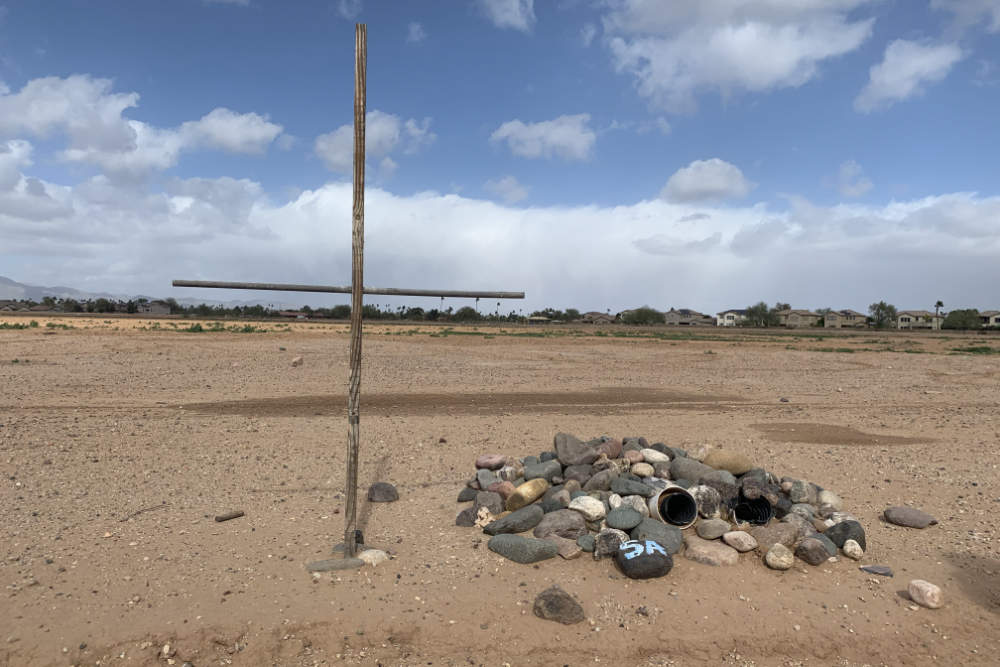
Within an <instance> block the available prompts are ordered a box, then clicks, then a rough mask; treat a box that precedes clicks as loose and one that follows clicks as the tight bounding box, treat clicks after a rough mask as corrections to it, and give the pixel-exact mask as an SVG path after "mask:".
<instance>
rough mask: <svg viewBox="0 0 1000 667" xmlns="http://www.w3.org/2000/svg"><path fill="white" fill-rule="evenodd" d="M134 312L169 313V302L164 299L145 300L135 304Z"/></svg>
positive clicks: (147, 313)
mask: <svg viewBox="0 0 1000 667" xmlns="http://www.w3.org/2000/svg"><path fill="white" fill-rule="evenodd" d="M136 312H137V313H144V314H146V315H169V314H170V304H169V303H167V302H166V301H147V302H145V303H140V304H139V305H138V306H136Z"/></svg>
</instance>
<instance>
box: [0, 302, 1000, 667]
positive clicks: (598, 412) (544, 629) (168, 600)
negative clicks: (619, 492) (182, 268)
mask: <svg viewBox="0 0 1000 667" xmlns="http://www.w3.org/2000/svg"><path fill="white" fill-rule="evenodd" d="M35 319H36V321H38V322H39V326H38V327H35V328H28V329H23V330H20V329H19V330H6V329H5V330H0V470H2V485H0V539H2V543H0V554H2V561H0V579H2V581H3V585H4V589H3V593H2V596H3V597H2V609H3V613H2V614H0V664H10V665H70V664H79V665H98V664H99V665H109V664H113V665H118V664H121V665H154V664H156V665H165V664H174V665H178V666H180V665H181V664H182V663H184V662H185V661H189V662H190V663H191V664H193V665H195V666H196V667H202V666H204V665H224V664H236V665H272V664H273V665H323V664H341V663H344V664H372V665H375V664H381V665H417V664H420V665H460V664H469V665H502V664H509V665H580V664H590V663H595V664H613V665H688V664H724V665H863V664H867V665H879V664H885V665H924V664H936V663H940V664H948V665H956V664H961V665H967V664H997V654H998V651H1000V539H998V536H997V525H998V519H997V513H998V510H1000V486H998V484H1000V473H998V470H997V449H998V442H1000V356H997V355H982V354H956V353H953V349H954V348H956V347H967V346H970V345H977V346H978V345H983V344H987V345H992V346H994V347H997V348H1000V339H997V338H996V337H993V338H985V337H981V336H969V337H961V336H954V335H952V336H946V335H940V334H934V335H930V334H923V335H921V334H917V333H894V334H885V333H876V332H861V333H858V334H856V335H850V336H844V337H833V338H822V337H818V338H817V335H819V336H823V335H825V334H826V333H828V332H822V331H819V332H817V331H814V330H810V331H808V332H789V333H788V334H786V335H778V334H775V333H773V332H771V333H767V334H765V335H748V334H745V333H742V332H732V331H712V332H697V334H696V335H695V336H694V337H693V338H691V337H690V336H688V333H689V332H678V331H676V330H673V331H671V333H670V335H669V336H667V335H662V332H663V331H664V330H659V331H660V332H661V333H660V334H649V333H642V332H638V333H639V335H637V336H629V337H616V336H614V335H606V336H595V335H593V330H584V331H578V330H569V329H567V330H559V331H558V332H555V331H550V332H548V333H547V334H545V335H542V336H541V337H538V334H539V331H538V330H535V331H530V332H528V333H533V334H535V335H534V336H516V335H509V334H510V333H514V332H512V331H509V330H504V331H500V330H497V329H489V328H486V327H483V328H481V329H480V330H479V331H478V332H475V331H471V330H464V331H458V332H449V331H445V330H443V329H441V328H440V327H409V326H395V327H392V326H382V327H379V326H373V327H371V328H369V329H368V330H367V331H366V338H365V367H364V376H363V401H362V422H361V428H362V465H361V471H360V479H361V483H362V488H363V489H364V488H367V485H368V484H369V483H371V482H373V481H378V480H384V481H390V482H392V483H394V484H396V485H397V486H398V488H399V490H400V495H401V500H400V501H399V502H396V503H392V504H378V505H370V504H368V503H364V504H363V505H362V506H361V512H360V521H361V524H362V527H363V529H364V532H365V536H366V541H367V542H368V543H369V544H372V545H374V546H378V547H382V548H385V549H387V550H389V551H390V552H391V553H392V554H393V560H392V561H390V562H388V563H385V564H382V565H380V566H378V567H377V568H366V569H363V570H361V571H358V572H341V573H334V574H333V575H332V576H331V575H330V574H324V575H322V577H320V578H314V577H313V576H311V575H310V574H309V573H308V572H306V571H305V569H304V565H305V564H306V563H307V562H309V561H312V560H316V559H320V558H325V557H328V555H329V553H330V549H331V546H332V545H333V544H335V543H336V542H339V541H340V540H341V538H342V532H343V525H344V524H343V511H344V510H343V504H344V498H343V491H344V469H343V465H344V461H345V458H346V457H345V447H346V443H345V441H346V419H345V398H344V392H345V387H346V384H347V375H348V370H347V336H346V328H345V327H344V326H342V325H317V324H313V323H298V322H296V323H292V324H291V325H290V326H289V327H287V330H285V329H286V327H277V326H276V325H274V323H270V324H261V325H260V328H264V329H267V331H266V332H259V333H231V332H211V333H210V332H204V333H187V332H181V331H178V330H177V329H179V328H183V327H187V326H189V325H190V324H191V323H190V322H187V321H181V322H173V323H171V322H169V321H152V320H140V319H130V320H118V319H114V320H110V319H109V320H105V319H102V318H66V319H60V318H55V319H52V318H35ZM3 321H6V322H10V323H26V322H27V321H28V320H27V319H26V318H23V317H20V318H8V319H6V320H0V326H2V322H3ZM49 322H52V324H53V325H54V326H47V325H48V324H49ZM229 324H230V323H226V324H225V326H229ZM64 326H65V327H72V328H64ZM205 326H206V327H210V326H211V325H210V323H205ZM240 326H242V323H241V325H240ZM609 331H611V332H614V331H615V330H614V329H611V330H609ZM463 333H464V334H465V335H459V334H463ZM917 352H920V353H917ZM300 355H301V356H302V357H303V359H304V363H303V364H302V365H301V366H300V367H293V366H292V365H291V363H290V362H291V359H292V358H293V357H295V356H300ZM782 397H784V398H787V399H788V402H781V401H780V400H779V399H780V398H782ZM558 431H567V432H570V433H574V434H576V435H578V436H580V437H583V438H589V437H593V436H597V435H601V434H610V435H614V436H616V437H622V436H632V435H636V436H638V435H643V436H646V437H647V438H648V439H649V440H650V441H656V440H660V441H663V442H666V443H667V444H670V445H677V446H681V447H686V448H693V447H695V446H697V445H702V444H705V445H711V446H714V447H724V448H729V449H738V450H742V451H744V452H746V453H747V454H749V455H750V456H752V457H753V458H754V459H755V460H756V461H757V462H758V463H759V464H761V465H763V466H765V467H767V468H768V469H770V470H772V471H774V472H776V473H777V474H779V475H791V476H796V477H801V478H805V479H809V480H812V481H815V482H816V483H818V484H820V485H822V486H824V487H827V488H830V489H832V490H834V491H836V492H838V493H839V494H840V495H841V496H842V497H843V498H844V500H845V502H846V505H847V507H848V509H850V510H852V511H853V512H854V513H855V514H856V515H858V516H859V517H860V519H861V520H862V522H863V523H864V524H865V526H866V529H867V531H868V544H869V551H868V553H867V554H866V556H865V558H864V562H865V563H880V564H886V565H890V566H891V567H892V568H893V569H894V570H895V572H896V576H895V577H894V578H891V579H888V578H880V577H877V576H873V575H867V574H865V573H863V572H860V571H859V570H858V564H857V563H854V562H852V561H849V560H846V559H842V560H840V561H839V562H835V563H828V564H824V565H822V566H820V567H816V568H814V567H810V566H808V565H805V564H804V563H799V564H798V565H796V567H794V568H793V569H792V570H789V571H787V572H775V571H771V570H768V569H767V568H766V567H764V565H763V564H762V562H761V560H760V557H759V555H755V554H753V553H750V554H746V555H744V556H742V557H741V560H740V562H739V564H738V565H736V566H733V567H728V568H721V569H720V568H711V567H708V566H704V565H700V564H696V563H693V562H691V561H688V560H686V559H684V558H683V557H678V558H677V559H676V564H675V567H674V569H673V570H672V571H671V572H670V574H669V575H667V576H666V577H664V578H662V579H657V580H652V581H648V582H635V581H630V580H627V579H625V578H623V577H622V576H621V575H620V574H619V573H618V572H616V570H615V569H614V566H613V564H611V563H610V562H609V561H601V562H594V561H592V560H591V559H589V558H581V559H578V560H573V561H564V560H561V559H555V560H550V561H546V562H543V563H540V564H538V565H537V566H523V565H517V564H515V563H512V562H509V561H505V560H503V559H501V558H500V557H499V556H496V555H495V554H492V553H490V552H489V551H488V550H487V549H486V540H485V539H484V537H485V536H484V535H482V533H481V532H479V531H478V529H474V528H473V529H470V528H458V527H456V526H455V525H454V519H455V515H456V513H457V512H458V511H459V509H460V508H461V507H460V506H459V505H458V504H457V503H456V502H455V498H456V496H457V494H458V492H459V490H460V489H461V488H462V486H463V485H464V482H465V481H466V480H467V479H468V478H469V477H470V476H471V474H472V473H473V467H472V463H473V460H474V459H475V457H476V456H477V455H478V454H481V453H486V452H501V453H504V454H510V455H515V456H524V455H527V454H537V453H538V452H540V451H542V450H545V449H549V448H550V447H551V443H552V438H553V436H554V434H555V433H557V432H558ZM895 504H912V505H915V506H917V507H920V508H922V509H924V510H926V511H928V512H930V513H932V514H934V515H935V516H936V517H937V518H938V519H939V520H940V524H939V525H937V526H933V527H931V528H928V529H926V530H922V531H918V530H912V529H905V528H899V527H895V526H891V525H887V524H885V523H884V522H882V521H881V520H880V518H879V516H880V513H881V511H882V510H883V509H884V508H885V507H886V506H889V505H895ZM232 509H240V510H243V511H245V512H246V516H245V517H243V518H241V519H236V520H233V521H229V522H226V523H216V522H215V521H213V516H214V515H216V514H219V513H222V512H225V511H227V510H232ZM914 578H921V579H926V580H929V581H931V582H934V583H936V584H938V585H939V586H941V588H942V589H943V590H944V595H945V599H946V604H945V606H944V607H943V608H941V609H938V610H928V609H924V608H915V607H913V606H912V603H911V602H910V601H909V599H908V598H907V596H906V595H905V593H904V592H903V591H905V589H906V585H907V583H908V581H909V580H910V579H914ZM552 583H558V584H560V585H561V586H562V587H563V588H564V589H566V590H567V591H569V592H570V593H572V594H573V595H575V596H576V597H577V598H578V599H579V600H580V602H581V603H582V604H583V607H584V609H585V612H586V614H587V617H588V618H587V620H586V621H584V622H583V623H580V624H578V625H573V626H562V625H558V624H554V623H551V622H546V621H542V620H540V619H538V618H536V617H534V616H533V615H532V613H531V602H532V600H533V599H534V597H535V595H536V594H537V593H538V592H540V591H541V590H543V589H545V588H547V587H548V586H549V585H551V584H552ZM640 607H642V608H645V609H644V610H643V611H645V612H646V613H645V614H642V613H639V611H640ZM165 645H169V647H168V648H167V654H168V655H167V656H165V655H164V654H163V650H164V647H165ZM171 661H172V662H171Z"/></svg>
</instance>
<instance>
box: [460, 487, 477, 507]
mask: <svg viewBox="0 0 1000 667" xmlns="http://www.w3.org/2000/svg"><path fill="white" fill-rule="evenodd" d="M477 493H479V491H477V490H475V489H473V488H471V487H468V486H467V487H465V488H463V489H462V490H461V491H459V492H458V502H460V503H467V502H469V501H470V500H475V499H476V494H477Z"/></svg>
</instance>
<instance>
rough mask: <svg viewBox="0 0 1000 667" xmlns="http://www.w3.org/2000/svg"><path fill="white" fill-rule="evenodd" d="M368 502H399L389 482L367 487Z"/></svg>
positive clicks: (396, 492)
mask: <svg viewBox="0 0 1000 667" xmlns="http://www.w3.org/2000/svg"><path fill="white" fill-rule="evenodd" d="M483 488H485V487H483ZM368 500H369V501H371V502H373V503H391V502H394V501H396V500H399V492H398V491H396V487H394V486H393V485H392V484H390V483H389V482H375V483H374V484H372V485H371V486H369V487H368Z"/></svg>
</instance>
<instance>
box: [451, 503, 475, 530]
mask: <svg viewBox="0 0 1000 667" xmlns="http://www.w3.org/2000/svg"><path fill="white" fill-rule="evenodd" d="M455 525H456V526H461V527H462V528H472V527H473V526H475V525H476V508H475V507H466V508H465V509H463V510H462V511H461V512H459V513H458V516H456V517H455Z"/></svg>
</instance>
